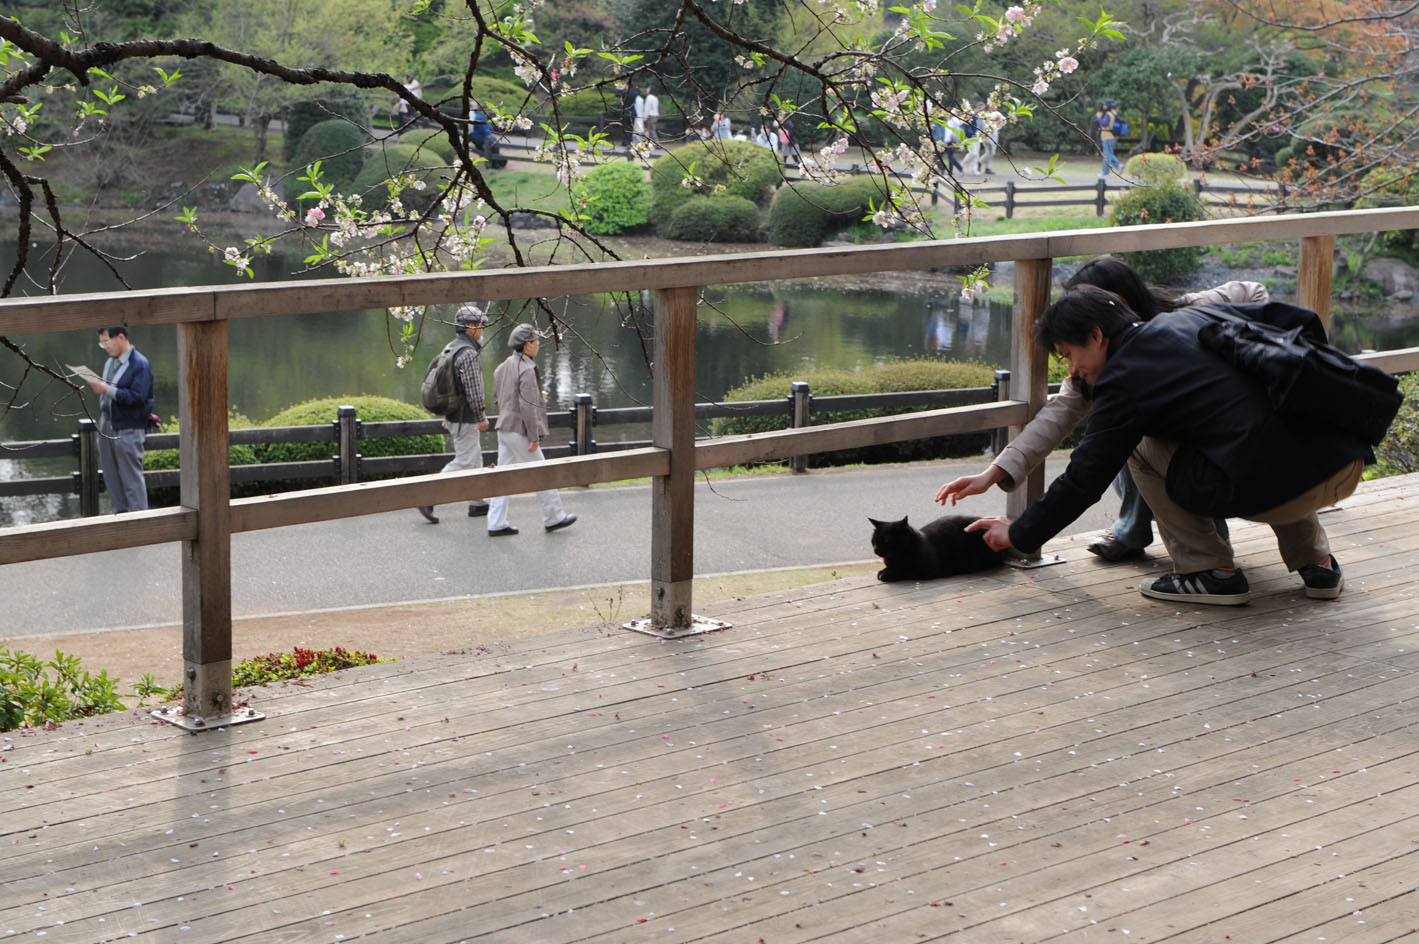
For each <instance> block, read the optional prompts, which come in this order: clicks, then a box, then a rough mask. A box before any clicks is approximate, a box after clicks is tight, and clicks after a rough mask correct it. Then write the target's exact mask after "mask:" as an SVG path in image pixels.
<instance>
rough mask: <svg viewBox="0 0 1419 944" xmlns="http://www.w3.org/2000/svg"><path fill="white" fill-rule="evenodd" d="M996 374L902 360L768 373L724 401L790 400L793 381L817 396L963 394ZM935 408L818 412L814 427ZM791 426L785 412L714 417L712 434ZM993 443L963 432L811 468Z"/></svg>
mask: <svg viewBox="0 0 1419 944" xmlns="http://www.w3.org/2000/svg"><path fill="white" fill-rule="evenodd" d="M993 380H994V371H993V370H992V369H991V368H990V367H989V366H987V365H985V364H979V363H972V362H962V361H942V360H903V361H891V362H888V363H885V364H877V365H874V366H872V367H866V368H863V369H862V370H855V371H854V370H844V369H841V368H814V369H810V370H806V371H805V370H793V371H781V372H778V373H774V374H768V375H766V376H764V377H760V378H758V379H755V380H750V381H749V382H747V383H745V384H742V385H741V386H738V387H735V388H734V389H733V390H730V391H729V392H728V393H726V394H725V395H724V400H725V402H734V401H736V400H777V399H781V398H783V397H786V396H787V395H788V394H789V392H790V390H791V389H792V384H793V383H794V382H795V381H802V382H806V383H807V384H808V386H809V388H810V390H811V391H812V393H813V396H815V397H823V396H836V395H848V394H865V393H898V392H904V391H912V390H959V389H963V388H966V387H988V386H990V384H991V382H992V381H993ZM925 409H931V407H916V408H912V407H894V408H881V409H864V410H835V411H828V410H815V411H814V412H813V413H812V415H811V417H810V424H811V425H813V426H820V425H823V424H827V423H843V422H847V421H849V420H860V419H866V418H868V417H873V416H889V415H892V414H897V413H909V412H920V411H921V410H925ZM786 428H788V416H787V413H786V412H785V413H783V414H777V415H773V416H743V417H738V416H736V417H719V418H716V419H715V420H714V421H713V423H712V425H711V430H712V432H713V434H714V435H716V436H734V435H740V434H745V433H761V432H768V431H770V430H776V429H786ZM989 441H990V435H989V434H988V433H962V434H960V435H956V436H933V437H929V438H927V439H917V440H911V441H908V442H900V443H886V444H884V445H878V446H864V447H861V448H857V449H847V450H843V451H841V452H835V453H831V454H824V455H816V456H812V457H811V458H810V460H809V464H810V465H814V466H828V465H848V464H852V463H857V462H908V461H914V460H918V459H937V458H943V457H947V456H963V455H973V454H975V453H978V452H980V451H981V450H982V449H984V448H985V447H986V445H987V444H988V443H989Z"/></svg>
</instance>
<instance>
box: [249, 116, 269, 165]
mask: <svg viewBox="0 0 1419 944" xmlns="http://www.w3.org/2000/svg"><path fill="white" fill-rule="evenodd" d="M270 127H271V116H270V115H252V116H251V133H252V134H253V135H255V136H256V157H255V158H253V160H254V162H255V163H257V164H260V163H261V162H262V161H264V160H266V131H267V129H268V128H270Z"/></svg>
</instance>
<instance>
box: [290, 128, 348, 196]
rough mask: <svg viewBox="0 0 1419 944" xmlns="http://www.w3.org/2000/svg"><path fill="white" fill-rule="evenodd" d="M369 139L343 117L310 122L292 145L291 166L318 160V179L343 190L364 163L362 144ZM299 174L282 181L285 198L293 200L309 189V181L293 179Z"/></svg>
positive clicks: (299, 168)
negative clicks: (320, 174) (307, 127)
mask: <svg viewBox="0 0 1419 944" xmlns="http://www.w3.org/2000/svg"><path fill="white" fill-rule="evenodd" d="M368 140H369V139H368V138H367V137H366V136H365V133H364V132H363V131H361V130H360V129H359V128H357V127H355V126H354V125H352V124H350V123H349V122H348V121H346V120H345V119H344V118H331V119H330V120H328V121H322V122H320V123H319V124H317V125H312V126H311V129H310V130H309V131H307V132H306V133H305V134H304V135H303V136H302V137H301V141H300V144H299V145H297V146H296V154H295V157H294V159H293V164H292V167H293V169H295V170H297V171H303V170H304V169H305V168H306V167H308V166H310V165H311V164H314V163H315V162H316V161H320V162H321V164H320V169H321V172H322V179H323V180H324V181H325V182H326V183H328V184H331V185H333V186H334V187H335V189H336V190H345V189H347V188H348V187H349V186H350V184H351V183H352V182H353V181H354V180H355V178H356V177H357V176H358V175H359V173H360V168H361V167H363V166H364V163H365V144H366V142H367V141H368ZM300 176H301V174H300V173H293V174H292V175H291V177H290V179H289V180H288V181H287V183H286V195H287V197H288V199H291V200H295V199H296V197H298V196H299V195H300V194H301V193H303V192H305V191H306V190H307V189H308V188H309V186H310V185H309V184H307V183H304V182H303V181H300V180H297V179H296V178H297V177H300Z"/></svg>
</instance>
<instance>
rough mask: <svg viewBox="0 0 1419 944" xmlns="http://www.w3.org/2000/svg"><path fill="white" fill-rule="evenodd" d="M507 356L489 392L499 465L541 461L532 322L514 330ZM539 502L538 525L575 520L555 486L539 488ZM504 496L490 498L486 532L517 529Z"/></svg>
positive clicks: (542, 425) (540, 403) (543, 423)
mask: <svg viewBox="0 0 1419 944" xmlns="http://www.w3.org/2000/svg"><path fill="white" fill-rule="evenodd" d="M508 346H509V347H511V348H512V349H513V352H512V354H511V355H509V357H508V359H507V360H505V361H503V362H502V363H501V364H499V365H498V366H497V369H496V370H494V371H493V397H494V399H496V400H497V403H498V465H500V466H508V465H513V464H515V463H518V462H541V461H543V460H544V459H545V458H546V457H545V456H544V455H543V454H542V439H543V437H545V436H546V435H547V401H546V400H545V399H543V397H542V378H541V376H540V375H539V373H538V371H537V361H536V357H537V351H538V349H539V348H540V347H541V346H542V336H541V335H540V334H538V333H537V329H536V328H534V327H532V325H530V324H520V325H518V326H517V327H516V328H513V329H512V334H511V335H510V336H509V337H508ZM537 501H538V502H539V503H540V504H541V506H542V527H544V528H545V529H547V530H548V531H557V530H560V529H562V528H565V527H566V526H567V525H569V524H572V523H573V522H574V521H576V515H569V514H567V513H566V511H565V510H564V509H563V508H562V496H561V495H559V494H558V493H557V490H556V489H554V488H549V489H544V490H543V491H540V492H538V493H537ZM507 503H508V500H507V496H506V495H502V496H499V497H497V498H494V499H492V500H491V501H489V502H488V534H489V535H491V536H493V537H503V536H505V535H510V534H516V533H517V529H516V528H514V527H513V526H512V525H510V524H508V520H507Z"/></svg>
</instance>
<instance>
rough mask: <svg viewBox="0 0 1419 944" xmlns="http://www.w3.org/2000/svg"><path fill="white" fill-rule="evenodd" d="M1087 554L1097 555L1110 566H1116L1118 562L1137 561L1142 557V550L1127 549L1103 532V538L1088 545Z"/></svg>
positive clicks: (1137, 548)
mask: <svg viewBox="0 0 1419 944" xmlns="http://www.w3.org/2000/svg"><path fill="white" fill-rule="evenodd" d="M1089 553H1091V554H1098V555H1099V556H1100V557H1102V558H1103V559H1104V560H1106V561H1108V562H1109V563H1110V564H1117V563H1119V562H1120V561H1127V560H1138V559H1139V558H1140V557H1143V556H1144V555H1143V548H1141V547H1129V546H1128V545H1127V544H1124V543H1123V542H1122V541H1120V540H1119V539H1118V538H1116V537H1114V536H1113V535H1112V534H1109V533H1108V532H1107V531H1105V532H1104V536H1103V537H1101V538H1099V539H1098V540H1097V541H1095V542H1094V543H1092V544H1090V545H1089Z"/></svg>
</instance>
